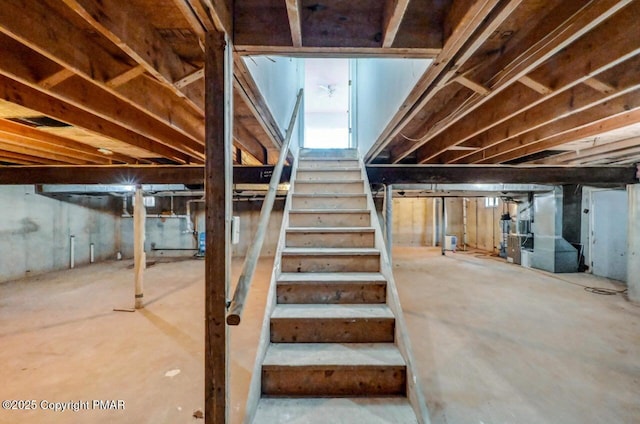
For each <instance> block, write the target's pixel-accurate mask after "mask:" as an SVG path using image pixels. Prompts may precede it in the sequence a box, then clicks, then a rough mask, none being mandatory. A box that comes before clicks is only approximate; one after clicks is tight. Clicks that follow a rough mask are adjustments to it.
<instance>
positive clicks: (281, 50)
mask: <svg viewBox="0 0 640 424" xmlns="http://www.w3.org/2000/svg"><path fill="white" fill-rule="evenodd" d="M235 52H236V54H237V55H239V56H260V55H271V56H287V57H302V58H304V57H313V58H322V57H328V58H339V57H344V58H368V57H395V58H403V59H409V58H412V59H433V58H435V57H436V56H438V54H440V52H441V49H436V48H401V47H399V48H380V47H308V46H302V47H292V46H259V45H236V46H235Z"/></svg>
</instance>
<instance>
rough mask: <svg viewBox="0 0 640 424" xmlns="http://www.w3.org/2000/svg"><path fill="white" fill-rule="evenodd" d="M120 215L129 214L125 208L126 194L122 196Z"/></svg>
mask: <svg viewBox="0 0 640 424" xmlns="http://www.w3.org/2000/svg"><path fill="white" fill-rule="evenodd" d="M122 216H123V217H124V216H131V215H129V211H128V210H127V196H122Z"/></svg>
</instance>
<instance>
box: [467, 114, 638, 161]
mask: <svg viewBox="0 0 640 424" xmlns="http://www.w3.org/2000/svg"><path fill="white" fill-rule="evenodd" d="M639 122H640V109H631V110H629V111H626V110H625V111H623V112H622V113H614V114H612V113H611V110H609V111H608V113H607V115H606V117H605V118H603V119H600V120H595V119H591V120H589V121H588V123H587V124H583V125H577V126H576V125H574V126H573V127H568V129H567V130H566V131H562V132H561V131H556V135H554V136H551V137H545V138H544V139H541V140H538V139H535V138H534V139H531V138H529V139H527V140H522V144H520V145H518V146H516V145H514V144H509V145H506V146H503V147H502V149H501V151H500V152H497V155H495V156H492V157H491V158H490V159H485V158H483V157H482V152H478V153H479V156H478V157H475V156H474V157H469V159H467V160H468V161H469V162H470V161H472V160H473V161H474V162H479V161H483V160H485V161H486V163H503V162H508V161H510V160H513V159H517V158H520V157H523V156H528V155H531V154H533V153H537V152H541V151H543V150H546V149H550V148H552V147H557V146H560V145H562V144H565V143H569V142H571V141H576V140H581V139H583V138H586V137H594V136H596V135H599V134H602V133H605V132H608V131H613V130H616V129H618V128H623V127H626V126H629V125H632V124H637V123H639ZM568 125H571V124H568ZM514 143H515V142H514ZM491 153H492V152H490V153H489V154H491Z"/></svg>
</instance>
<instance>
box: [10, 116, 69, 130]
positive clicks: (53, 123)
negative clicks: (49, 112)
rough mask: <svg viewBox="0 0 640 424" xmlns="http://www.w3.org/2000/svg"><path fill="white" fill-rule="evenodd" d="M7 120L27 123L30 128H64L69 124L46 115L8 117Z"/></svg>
mask: <svg viewBox="0 0 640 424" xmlns="http://www.w3.org/2000/svg"><path fill="white" fill-rule="evenodd" d="M9 120H10V121H13V122H17V123H18V124H22V125H27V126H29V127H32V128H39V127H48V128H64V127H70V126H71V125H69V124H67V123H65V122H61V121H58V120H57V119H53V118H49V117H48V116H27V117H19V118H9Z"/></svg>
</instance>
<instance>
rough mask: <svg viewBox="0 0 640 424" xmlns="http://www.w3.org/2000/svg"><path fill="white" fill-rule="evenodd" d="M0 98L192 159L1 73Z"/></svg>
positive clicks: (149, 148)
mask: <svg viewBox="0 0 640 424" xmlns="http://www.w3.org/2000/svg"><path fill="white" fill-rule="evenodd" d="M0 97H1V98H3V99H5V100H8V101H10V102H13V103H16V104H18V105H20V106H23V107H26V108H29V109H33V110H37V111H39V112H41V113H43V114H44V115H47V116H50V117H52V118H55V119H57V120H59V121H62V122H67V123H69V124H71V125H75V126H77V127H80V128H84V129H87V130H89V131H93V132H96V133H98V134H103V135H105V136H107V137H111V138H114V139H116V140H120V141H123V142H125V143H128V144H131V145H133V146H136V147H139V148H141V149H144V150H147V151H148V152H151V153H153V154H156V155H159V156H163V157H166V158H169V159H172V160H175V161H177V162H179V163H187V162H190V161H191V158H190V157H189V156H187V155H185V154H184V153H182V152H178V151H177V150H175V149H173V148H170V147H167V146H164V145H162V144H160V143H157V142H156V141H155V140H151V139H149V138H147V137H144V136H142V135H140V134H138V133H136V132H134V131H131V130H129V129H127V128H123V127H122V126H120V125H117V124H115V123H113V122H110V121H107V120H106V119H103V118H100V117H98V116H96V115H93V114H91V113H89V112H87V111H85V110H83V109H80V108H79V107H76V106H73V105H71V104H69V103H66V102H62V101H60V100H58V99H55V98H53V97H50V96H48V95H46V94H44V93H41V92H39V91H37V90H35V89H33V88H31V87H28V86H26V85H24V84H21V83H19V82H17V81H14V80H10V79H9V78H7V77H5V76H2V75H0ZM116 112H117V111H116Z"/></svg>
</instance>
